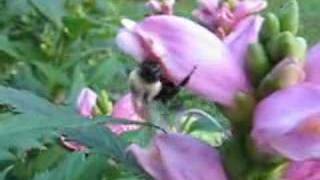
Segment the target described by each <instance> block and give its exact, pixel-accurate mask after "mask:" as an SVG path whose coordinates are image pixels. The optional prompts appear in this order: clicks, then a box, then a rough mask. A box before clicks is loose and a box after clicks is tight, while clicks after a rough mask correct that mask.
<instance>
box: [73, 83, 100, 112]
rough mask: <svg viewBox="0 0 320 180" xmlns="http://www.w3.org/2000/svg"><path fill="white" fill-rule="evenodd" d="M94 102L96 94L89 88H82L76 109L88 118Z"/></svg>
mask: <svg viewBox="0 0 320 180" xmlns="http://www.w3.org/2000/svg"><path fill="white" fill-rule="evenodd" d="M96 102H97V94H96V93H95V92H94V91H92V90H91V89H90V88H84V89H82V90H81V92H80V94H79V96H78V99H77V109H78V111H79V113H80V114H81V115H82V116H84V117H88V118H90V117H92V113H93V109H94V106H95V105H96Z"/></svg>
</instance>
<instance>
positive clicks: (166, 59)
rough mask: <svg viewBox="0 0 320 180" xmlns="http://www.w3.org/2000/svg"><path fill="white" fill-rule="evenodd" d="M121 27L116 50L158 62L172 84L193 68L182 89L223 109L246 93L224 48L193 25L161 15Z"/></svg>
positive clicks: (246, 85)
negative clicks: (221, 106)
mask: <svg viewBox="0 0 320 180" xmlns="http://www.w3.org/2000/svg"><path fill="white" fill-rule="evenodd" d="M123 24H124V26H125V28H124V29H122V30H121V31H120V33H119V34H118V36H117V44H118V46H119V47H120V48H121V49H122V50H123V51H124V52H126V53H127V54H130V55H132V56H133V57H134V58H135V59H136V60H137V61H139V62H141V61H144V60H155V61H158V62H159V63H160V64H161V66H162V70H163V71H164V73H165V75H166V78H167V79H168V80H170V81H172V82H173V83H175V84H178V83H180V82H181V81H182V80H183V79H184V78H185V77H186V76H187V75H188V74H189V73H190V72H191V71H192V70H193V69H194V68H195V67H196V70H195V72H194V73H193V74H192V76H191V79H190V81H189V82H188V84H187V85H186V88H187V89H189V90H190V91H192V92H194V93H195V94H198V95H200V96H202V97H205V98H207V99H208V100H212V101H215V102H218V103H219V104H222V105H224V106H233V105H234V102H233V101H234V97H235V95H236V94H237V93H238V92H248V91H249V90H250V85H249V83H248V80H247V77H246V75H245V73H244V70H243V68H242V67H240V66H239V65H238V62H236V61H237V60H235V59H234V57H233V56H232V55H231V53H230V51H229V49H228V47H227V46H226V45H225V44H224V43H223V42H222V41H221V40H219V39H218V38H217V37H216V36H215V35H214V34H212V33H211V32H210V31H208V30H206V29H205V28H203V27H201V26H199V25H197V24H196V23H194V22H192V21H190V20H188V19H184V18H181V17H176V16H165V15H162V16H152V17H149V18H146V19H145V20H144V21H142V22H140V23H138V24H136V23H134V22H132V21H129V20H124V21H123Z"/></svg>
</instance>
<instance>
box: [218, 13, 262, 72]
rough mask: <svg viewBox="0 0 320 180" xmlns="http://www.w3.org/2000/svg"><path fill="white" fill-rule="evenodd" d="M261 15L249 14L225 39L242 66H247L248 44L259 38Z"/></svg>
mask: <svg viewBox="0 0 320 180" xmlns="http://www.w3.org/2000/svg"><path fill="white" fill-rule="evenodd" d="M262 22H263V18H262V17H261V16H249V17H247V18H245V19H244V20H242V21H241V22H240V23H239V24H238V25H237V26H236V27H235V29H234V31H233V32H232V33H231V34H229V35H228V36H227V37H226V38H225V39H224V41H225V43H226V44H227V45H228V47H229V48H230V50H231V52H232V54H233V56H234V59H235V61H237V62H238V63H239V64H240V65H241V66H242V67H244V66H245V58H246V55H247V50H248V46H249V45H250V44H251V43H255V42H257V41H258V39H259V32H260V29H261V26H262Z"/></svg>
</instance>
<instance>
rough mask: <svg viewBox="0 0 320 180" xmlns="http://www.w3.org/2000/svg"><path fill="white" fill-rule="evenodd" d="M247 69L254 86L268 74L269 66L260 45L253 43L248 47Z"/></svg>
mask: <svg viewBox="0 0 320 180" xmlns="http://www.w3.org/2000/svg"><path fill="white" fill-rule="evenodd" d="M247 67H248V71H249V73H250V78H251V80H252V82H253V84H255V85H257V84H258V83H259V82H260V80H261V79H262V78H263V77H264V76H265V75H266V74H267V73H268V72H269V70H270V68H271V65H270V62H269V60H268V57H267V55H266V52H265V51H264V48H263V46H262V45H261V44H260V43H253V44H251V45H250V46H249V49H248V57H247Z"/></svg>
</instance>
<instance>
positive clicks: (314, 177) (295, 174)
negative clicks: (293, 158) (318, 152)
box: [283, 160, 320, 180]
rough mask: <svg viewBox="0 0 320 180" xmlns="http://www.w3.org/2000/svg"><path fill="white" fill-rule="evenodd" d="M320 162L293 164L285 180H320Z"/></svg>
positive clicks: (285, 175)
mask: <svg viewBox="0 0 320 180" xmlns="http://www.w3.org/2000/svg"><path fill="white" fill-rule="evenodd" d="M319 179H320V161H316V160H314V161H302V162H291V163H290V164H289V166H288V167H287V170H286V172H285V173H284V177H283V180H319Z"/></svg>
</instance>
